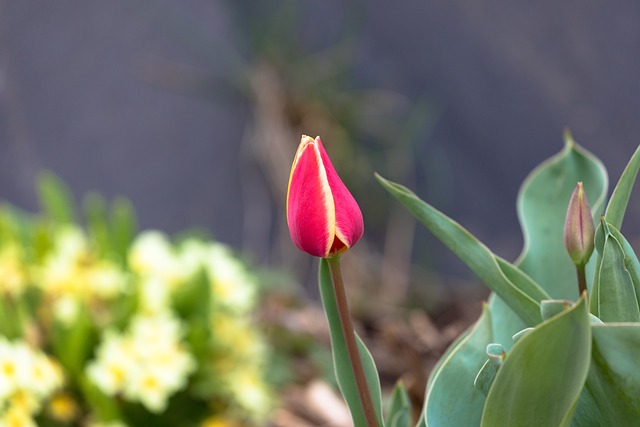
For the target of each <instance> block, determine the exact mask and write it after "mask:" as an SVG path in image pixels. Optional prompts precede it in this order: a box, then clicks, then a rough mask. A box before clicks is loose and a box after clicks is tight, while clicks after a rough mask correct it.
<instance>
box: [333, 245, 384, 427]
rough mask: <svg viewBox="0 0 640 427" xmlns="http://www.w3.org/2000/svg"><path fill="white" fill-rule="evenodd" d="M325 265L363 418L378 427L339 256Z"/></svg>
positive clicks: (371, 426)
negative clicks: (327, 269) (334, 297)
mask: <svg viewBox="0 0 640 427" xmlns="http://www.w3.org/2000/svg"><path fill="white" fill-rule="evenodd" d="M327 263H328V264H329V271H330V272H331V280H332V281H333V292H334V294H335V296H336V305H337V306H338V314H339V316H340V325H341V326H342V335H344V340H345V343H346V346H347V352H348V353H349V361H350V362H351V369H352V370H353V375H354V377H355V380H356V386H357V388H358V394H359V395H360V402H361V403H362V409H363V411H364V416H365V419H366V420H367V427H378V420H377V418H376V414H375V412H374V409H373V401H372V400H371V393H370V392H369V387H368V386H367V378H366V376H365V374H364V368H363V366H362V360H361V359H360V352H359V351H358V345H357V343H356V334H355V331H354V329H353V323H351V316H350V314H349V306H348V304H347V295H346V292H345V289H344V282H343V281H342V271H341V269H340V256H334V257H331V258H327Z"/></svg>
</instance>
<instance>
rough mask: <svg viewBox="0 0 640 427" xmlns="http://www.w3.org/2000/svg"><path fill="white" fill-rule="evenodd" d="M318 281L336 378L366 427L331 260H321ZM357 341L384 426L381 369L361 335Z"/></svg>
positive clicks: (358, 422) (357, 424) (357, 425)
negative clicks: (330, 270)
mask: <svg viewBox="0 0 640 427" xmlns="http://www.w3.org/2000/svg"><path fill="white" fill-rule="evenodd" d="M318 284H319V286H320V296H321V297H322V305H323V306H324V312H325V314H326V315H327V320H328V322H329V331H330V334H331V350H332V354H333V365H334V369H335V372H336V379H337V380H338V386H339V387H340V391H341V392H342V396H343V397H344V400H345V401H346V402H347V405H348V406H349V410H350V411H351V417H352V418H353V424H354V426H355V427H364V426H366V425H367V422H366V419H365V416H364V411H363V409H362V404H361V402H360V396H359V394H358V388H357V386H356V380H355V377H354V375H353V371H352V369H351V364H350V363H349V353H348V352H347V345H346V343H345V339H344V335H343V334H342V327H341V324H340V315H339V313H338V306H337V304H336V299H335V294H334V292H333V284H332V282H331V274H330V272H329V265H328V263H327V260H325V259H322V260H320V271H319V275H318ZM356 340H357V344H358V351H359V353H360V359H361V360H362V365H363V367H364V371H365V375H366V377H367V385H368V386H369V390H370V392H371V398H372V400H373V406H374V409H375V412H376V416H377V418H378V423H380V425H383V424H382V392H381V390H380V379H379V378H378V370H377V369H376V365H375V362H374V361H373V357H371V353H369V350H368V349H367V347H366V346H365V345H364V343H363V342H362V340H361V339H360V337H358V336H357V335H356Z"/></svg>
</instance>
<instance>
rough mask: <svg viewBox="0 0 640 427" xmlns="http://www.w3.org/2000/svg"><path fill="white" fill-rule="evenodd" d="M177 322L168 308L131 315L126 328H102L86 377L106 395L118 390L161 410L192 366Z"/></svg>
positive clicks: (193, 362) (151, 408)
mask: <svg viewBox="0 0 640 427" xmlns="http://www.w3.org/2000/svg"><path fill="white" fill-rule="evenodd" d="M182 328H183V326H182V325H181V324H180V321H179V320H178V319H177V318H176V317H175V316H173V315H172V314H171V313H170V312H165V313H158V314H154V315H136V316H134V318H133V319H132V320H131V324H130V325H129V328H128V330H127V331H126V332H125V333H118V332H116V331H114V330H109V331H107V332H105V334H104V337H103V341H102V343H101V344H100V346H99V347H98V349H97V351H96V354H97V358H96V360H94V361H93V362H91V363H90V364H89V365H88V366H87V375H88V377H89V378H90V379H91V380H92V381H93V382H94V383H95V384H96V385H97V386H98V387H99V388H100V389H101V390H102V391H103V392H104V393H105V394H107V395H109V396H115V395H116V394H121V395H122V396H124V397H125V398H126V399H127V400H129V401H133V402H136V401H138V402H141V403H142V404H143V405H144V406H145V407H146V408H147V409H149V410H150V411H152V412H162V411H164V410H165V409H166V407H167V401H168V399H169V397H170V396H171V395H172V394H173V393H174V392H175V391H177V390H180V389H182V388H183V387H184V386H185V385H186V383H187V377H188V375H189V374H190V373H192V372H193V370H194V369H195V360H194V359H193V357H192V356H191V355H190V354H189V353H188V352H187V350H186V349H185V347H184V346H183V345H182V344H181V343H180V339H181V338H182V335H183V333H182V331H181V329H182Z"/></svg>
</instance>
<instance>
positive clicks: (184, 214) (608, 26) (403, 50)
mask: <svg viewBox="0 0 640 427" xmlns="http://www.w3.org/2000/svg"><path fill="white" fill-rule="evenodd" d="M240 3H242V4H243V6H244V7H245V8H246V9H247V10H250V9H251V8H252V2H247V1H245V2H240ZM256 3H261V2H256ZM273 3H276V2H273ZM361 5H362V10H361V14H360V16H361V22H360V23H361V25H362V27H361V28H362V30H361V34H360V36H361V37H360V39H359V41H358V60H357V70H356V74H357V75H358V76H360V78H361V79H362V81H364V82H367V83H368V84H371V85H372V86H374V87H378V88H383V89H389V90H393V91H397V92H399V93H400V94H403V95H405V96H406V97H408V98H409V99H410V100H412V101H415V102H417V101H418V100H420V99H424V98H427V99H429V100H431V101H432V102H434V103H435V104H436V105H437V106H438V111H440V113H439V115H438V117H437V120H436V125H435V128H434V129H433V132H432V134H431V135H430V136H429V140H428V141H427V142H426V144H427V145H429V144H439V146H441V147H443V150H444V153H445V157H446V160H447V163H448V168H449V172H450V174H451V176H453V177H454V178H452V180H451V182H450V184H447V185H448V188H447V191H448V192H449V193H450V201H451V204H450V205H449V206H446V212H447V213H448V214H450V215H452V216H453V217H455V218H456V219H458V220H459V221H460V222H461V223H462V224H464V225H465V226H467V227H468V228H470V229H471V231H472V232H474V233H475V234H477V235H478V236H479V237H481V238H482V239H483V240H485V241H486V242H487V243H488V244H489V246H491V247H492V248H494V249H495V250H496V251H498V252H499V253H501V254H504V255H506V256H511V257H513V256H514V254H517V251H518V249H519V247H520V244H521V238H520V233H519V228H518V224H517V218H516V213H515V198H516V194H517V190H518V187H519V185H520V183H521V182H522V180H523V179H524V177H525V176H526V174H527V173H528V172H529V171H530V170H531V169H532V168H533V167H534V166H535V165H537V164H538V163H539V162H540V161H542V160H543V159H545V158H547V157H549V156H550V155H552V154H554V153H556V152H557V151H559V150H560V149H561V147H562V139H561V133H562V129H563V127H565V126H568V127H570V128H571V129H572V131H573V133H574V136H575V138H576V140H577V141H578V142H579V143H581V144H582V145H583V146H585V147H587V148H588V149H589V150H591V151H593V152H594V153H595V154H596V155H597V156H599V157H600V158H601V159H602V160H603V161H604V162H605V164H606V165H607V166H608V168H609V170H610V174H611V177H612V180H615V179H617V177H618V176H619V174H620V172H621V171H622V168H623V166H624V164H625V162H626V160H627V159H628V158H629V156H630V155H631V154H632V152H633V150H634V149H635V147H636V145H637V144H638V143H640V138H639V136H640V120H639V119H638V117H640V84H638V77H637V76H638V74H639V72H640V25H638V24H637V23H638V22H640V3H636V2H619V3H607V4H606V5H605V4H602V3H601V2H597V1H592V0H589V1H582V2H577V1H572V2H510V3H507V2H499V1H495V0H488V1H484V2H475V1H471V0H462V1H444V0H440V1H419V0H410V1H403V2H386V1H373V2H368V3H365V2H362V3H361ZM227 6H228V4H227V3H225V2H221V1H214V0H209V1H207V0H180V1H177V0H157V1H143V0H138V1H131V0H126V1H125V0H112V1H108V2H104V1H98V0H84V1H79V0H76V1H72V0H66V1H57V2H37V1H33V0H20V1H15V0H14V1H12V0H0V198H2V199H5V200H8V201H10V202H12V203H15V204H17V205H18V206H21V207H23V208H26V209H30V210H33V209H36V201H35V194H34V179H35V176H36V173H37V171H38V170H41V169H43V168H44V169H49V170H52V171H54V172H55V173H57V174H58V175H59V176H61V177H62V178H63V179H64V180H65V181H66V182H68V183H69V184H70V186H71V188H72V189H73V191H74V193H75V194H77V195H82V194H84V193H86V192H87V191H90V190H97V191H99V192H101V193H103V194H105V195H107V196H109V197H110V196H113V195H116V194H122V195H125V196H127V197H129V198H130V199H131V200H132V201H133V202H134V204H135V205H136V206H137V208H138V211H139V215H140V220H141V224H142V225H143V226H144V227H153V228H160V229H164V230H167V231H170V232H174V231H178V230H182V229H184V228H188V227H194V226H203V227H206V228H208V229H209V230H211V231H212V232H213V234H214V235H215V236H216V237H218V238H219V239H221V240H223V241H225V242H228V243H231V244H233V245H235V246H237V247H239V246H241V245H242V242H243V241H244V239H243V229H244V227H243V225H244V224H243V221H245V218H247V215H246V213H245V212H244V211H243V203H242V197H240V195H241V193H242V191H243V189H242V186H241V182H242V176H241V175H242V171H243V170H246V168H247V167H250V165H249V166H247V165H246V164H243V161H244V160H243V157H242V156H241V153H242V147H241V141H242V140H243V135H244V134H245V132H246V126H247V123H248V121H249V120H250V118H251V116H250V111H251V108H250V105H248V103H247V101H246V99H245V98H243V97H242V96H235V95H231V96H228V97H223V99H221V98H220V97H217V96H216V94H214V93H213V91H212V90H211V88H209V87H208V86H207V85H206V84H203V85H202V86H201V87H199V86H198V84H199V83H198V82H202V81H205V80H206V79H205V80H199V79H197V78H196V79H195V80H194V81H191V82H190V83H189V84H188V85H190V86H189V88H188V89H189V90H188V91H187V92H188V93H187V94H185V93H180V91H175V90H171V89H167V88H166V87H161V85H157V84H153V83H152V82H150V80H152V81H153V80H154V79H156V78H159V79H162V75H160V76H157V75H154V74H153V70H151V78H150V76H149V64H157V63H158V62H160V63H162V61H165V60H168V61H172V62H173V63H180V64H185V65H184V66H185V67H186V68H187V69H188V70H191V67H193V70H192V71H193V72H194V74H195V75H198V73H201V72H202V71H201V70H205V72H206V73H211V74H212V75H215V74H216V73H217V72H221V71H224V70H225V69H227V68H228V67H227V66H228V63H229V61H230V59H229V58H230V57H231V56H232V55H230V56H229V55H227V54H228V52H225V51H224V47H225V46H226V47H228V48H229V51H233V50H234V49H236V48H239V49H241V47H240V46H236V44H237V39H236V35H237V34H238V32H242V31H249V29H247V28H241V27H238V25H239V24H238V21H237V20H236V21H234V20H232V19H231V17H230V14H229V10H228V7H227ZM298 6H300V9H301V11H302V16H301V19H300V33H301V37H302V39H303V40H306V39H307V38H308V39H309V45H310V49H311V48H318V47H322V44H323V40H325V39H330V38H332V37H334V36H335V33H336V32H339V29H340V27H341V26H344V25H349V23H348V22H344V19H345V18H344V5H343V3H342V2H340V1H338V0H333V1H327V2H311V1H309V2H299V3H298ZM194 82H195V83H194ZM179 83H180V82H178V86H179ZM210 92H212V93H210ZM194 94H195V95H194ZM295 145H296V142H295V141H293V142H292V146H293V147H295ZM291 153H292V154H291V155H293V151H292V152H291ZM418 160H419V164H420V165H422V166H424V167H429V164H430V163H429V162H430V159H429V158H422V159H418ZM243 168H244V169H243ZM421 176H422V175H420V174H419V175H418V177H419V178H420V177H421ZM429 184H431V185H433V183H425V182H420V183H419V185H418V188H417V190H418V192H419V193H420V194H422V195H427V193H428V190H427V189H428V188H429ZM283 185H286V183H283ZM635 197H636V199H634V200H635V203H633V204H632V206H631V211H632V214H634V216H633V219H632V220H630V221H628V224H629V226H630V227H631V229H633V224H634V223H635V224H636V227H635V229H636V230H637V229H638V228H640V227H637V224H640V215H638V214H639V213H640V212H639V209H638V206H640V203H638V201H637V197H638V196H637V195H636V196H635ZM265 200H269V199H268V197H266V196H265ZM364 214H365V219H366V217H367V212H364ZM246 249H249V250H251V249H252V248H246ZM254 249H255V248H254ZM261 250H262V249H256V250H255V252H257V253H256V254H255V255H256V256H257V258H258V259H264V258H265V256H266V255H265V254H264V253H260V251H261Z"/></svg>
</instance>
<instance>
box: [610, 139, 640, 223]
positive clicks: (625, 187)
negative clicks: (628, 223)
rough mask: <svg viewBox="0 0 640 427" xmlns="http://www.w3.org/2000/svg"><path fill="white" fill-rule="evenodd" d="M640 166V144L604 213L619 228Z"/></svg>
mask: <svg viewBox="0 0 640 427" xmlns="http://www.w3.org/2000/svg"><path fill="white" fill-rule="evenodd" d="M638 168H640V146H639V147H638V148H636V151H635V153H633V156H631V160H629V163H628V164H627V167H626V168H625V169H624V171H623V172H622V175H621V176H620V179H619V180H618V183H617V184H616V188H615V189H614V190H613V193H611V198H610V199H609V203H608V204H607V210H606V211H605V214H604V217H605V219H606V220H607V222H608V223H609V224H611V225H613V226H614V227H615V228H617V229H618V230H620V229H621V228H622V221H623V220H624V214H625V212H626V211H627V204H628V203H629V197H631V190H633V185H634V184H635V182H636V176H637V175H638Z"/></svg>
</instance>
